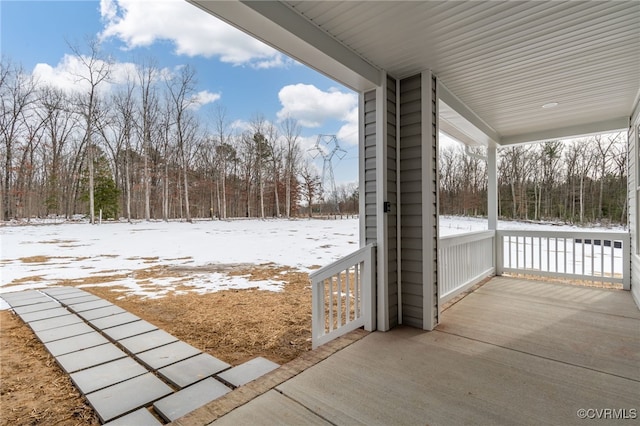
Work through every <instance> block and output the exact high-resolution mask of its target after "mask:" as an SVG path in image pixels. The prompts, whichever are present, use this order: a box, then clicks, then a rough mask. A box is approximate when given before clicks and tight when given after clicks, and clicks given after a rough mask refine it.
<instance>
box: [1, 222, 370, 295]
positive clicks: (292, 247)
mask: <svg viewBox="0 0 640 426" xmlns="http://www.w3.org/2000/svg"><path fill="white" fill-rule="evenodd" d="M0 238H1V239H2V252H1V255H0V258H1V260H0V264H1V266H2V269H1V271H0V283H1V284H0V294H1V293H3V292H8V291H20V290H25V289H29V288H40V287H43V286H46V285H55V284H57V283H58V282H59V281H60V280H68V279H71V280H73V279H82V278H83V277H87V276H91V277H100V276H103V277H107V278H108V277H114V276H115V277H117V278H116V279H114V280H113V281H110V282H105V283H104V284H103V285H119V286H124V287H127V288H129V289H131V292H132V293H135V294H140V295H146V296H151V297H154V296H159V295H162V293H163V292H162V291H160V292H157V291H155V292H154V291H149V290H145V289H143V288H142V287H141V286H140V285H139V283H138V282H137V280H136V279H135V277H134V276H133V272H134V271H138V270H144V269H148V268H153V267H156V268H157V267H172V268H183V269H184V268H194V269H193V272H192V273H190V274H189V277H190V280H189V286H192V287H193V288H194V289H195V290H198V291H215V290H217V289H222V288H225V289H226V288H247V287H260V288H264V289H270V290H278V289H280V287H281V285H282V282H281V281H273V280H269V281H260V282H256V281H249V280H248V279H247V278H246V277H241V276H230V275H228V274H227V273H226V272H225V270H227V269H229V268H228V267H229V266H230V265H238V264H252V265H258V264H264V263H274V264H277V265H282V266H288V267H291V268H292V269H295V270H300V271H309V270H310V268H311V267H314V266H316V267H317V266H324V265H326V264H328V263H331V262H332V261H334V260H336V259H339V258H340V257H342V256H344V255H347V254H349V253H351V252H352V251H354V250H356V249H357V248H358V247H359V243H358V241H359V240H358V220H357V219H344V220H231V221H199V222H195V223H193V224H189V223H184V222H169V223H165V222H139V223H134V224H128V223H103V224H102V225H90V224H88V223H65V224H57V225H27V226H5V227H2V228H0ZM200 269H201V270H202V272H199V270H200ZM179 282H184V279H181V278H180V277H165V278H154V283H153V284H154V285H155V287H164V286H167V287H171V286H173V285H174V284H176V283H179ZM8 284H11V285H8Z"/></svg>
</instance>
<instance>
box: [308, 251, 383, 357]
mask: <svg viewBox="0 0 640 426" xmlns="http://www.w3.org/2000/svg"><path fill="white" fill-rule="evenodd" d="M375 256H376V250H375V245H372V244H370V245H367V246H365V247H362V248H361V249H359V250H357V251H356V252H354V253H352V254H350V255H348V256H346V257H344V258H342V259H340V260H338V261H336V262H334V263H332V264H331V265H328V266H325V267H324V268H322V269H319V270H317V271H315V272H313V273H312V274H310V275H309V277H310V278H311V287H312V292H313V294H312V304H313V308H312V317H311V323H312V324H311V342H312V346H313V348H314V349H315V348H317V347H318V346H320V345H323V344H325V343H327V342H328V341H330V340H333V339H335V338H336V337H339V336H341V335H343V334H346V333H348V332H349V331H352V330H355V329H356V328H359V327H362V326H364V328H365V330H367V331H373V329H374V327H375V315H376V311H375V290H374V289H375V277H376V273H375V268H376V262H375Z"/></svg>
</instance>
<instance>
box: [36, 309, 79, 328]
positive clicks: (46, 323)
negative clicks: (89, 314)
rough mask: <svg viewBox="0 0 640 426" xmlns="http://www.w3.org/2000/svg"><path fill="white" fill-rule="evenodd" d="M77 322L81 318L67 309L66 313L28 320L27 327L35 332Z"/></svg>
mask: <svg viewBox="0 0 640 426" xmlns="http://www.w3.org/2000/svg"><path fill="white" fill-rule="evenodd" d="M79 322H82V318H80V317H79V316H77V315H74V314H72V313H70V312H68V311H67V315H62V316H59V317H55V318H47V319H43V320H39V321H33V322H30V323H29V327H31V329H32V330H33V331H34V332H36V331H43V330H49V329H52V328H57V327H64V326H66V325H70V324H77V323H79Z"/></svg>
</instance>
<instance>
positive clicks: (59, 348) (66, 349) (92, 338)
mask: <svg viewBox="0 0 640 426" xmlns="http://www.w3.org/2000/svg"><path fill="white" fill-rule="evenodd" d="M105 343H109V341H108V340H107V339H105V338H104V337H102V336H101V335H100V334H99V333H97V332H95V331H94V332H93V333H87V334H81V335H80V336H73V337H68V338H66V339H60V340H56V341H54V342H49V343H45V344H44V346H45V347H46V348H47V350H48V351H49V352H50V353H51V355H53V356H55V357H57V356H60V355H64V354H68V353H71V352H76V351H80V350H82V349H87V348H91V347H93V346H98V345H102V344H105Z"/></svg>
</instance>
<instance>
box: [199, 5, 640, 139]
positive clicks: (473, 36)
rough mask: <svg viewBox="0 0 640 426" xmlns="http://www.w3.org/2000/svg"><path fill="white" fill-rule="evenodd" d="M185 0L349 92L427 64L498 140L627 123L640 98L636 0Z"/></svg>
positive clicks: (604, 128) (584, 131) (569, 133)
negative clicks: (383, 74) (552, 105)
mask: <svg viewBox="0 0 640 426" xmlns="http://www.w3.org/2000/svg"><path fill="white" fill-rule="evenodd" d="M189 1H191V2H193V3H194V4H196V5H198V6H199V7H201V8H203V9H205V10H208V11H209V12H211V13H213V14H214V15H217V16H218V17H220V18H222V19H223V20H226V21H228V22H230V23H231V24H233V25H235V26H237V27H239V28H241V29H243V30H244V31H247V32H249V33H250V34H253V35H254V36H256V37H257V38H259V39H262V40H263V41H265V42H266V43H268V44H271V45H272V46H274V47H276V48H277V49H280V50H282V51H284V52H285V53H287V54H289V55H291V56H293V57H295V58H297V59H298V60H300V61H302V62H304V63H306V64H308V65H310V66H311V67H313V68H316V69H317V70H319V71H321V72H323V73H325V74H327V75H329V76H330V77H332V78H334V79H336V80H338V81H340V82H341V83H343V84H345V85H347V86H350V87H352V88H354V89H356V90H366V89H368V88H371V87H373V86H374V85H375V84H377V83H378V82H379V78H380V73H379V71H380V70H385V71H386V72H387V73H389V74H390V75H392V76H394V77H397V78H402V77H406V76H410V75H414V74H416V73H419V72H421V71H423V70H428V69H431V70H432V71H433V72H434V73H435V74H436V75H437V76H438V78H439V80H440V82H441V83H442V84H443V85H444V86H445V87H446V89H448V91H449V92H450V95H451V96H454V97H455V98H457V100H459V101H460V102H461V103H462V104H464V105H466V106H467V107H468V109H469V110H471V111H472V112H473V113H475V117H474V119H476V120H481V121H482V122H483V123H485V124H486V125H487V126H488V127H489V128H491V129H493V130H494V131H495V133H494V138H495V137H496V136H497V138H498V139H500V140H499V141H497V142H499V143H500V144H509V143H519V142H528V141H535V140H542V139H547V138H555V137H567V136H574V135H579V134H587V133H594V132H602V131H609V130H617V129H623V128H626V127H627V126H628V120H629V118H630V116H631V115H632V114H633V111H634V107H635V108H637V104H638V99H639V97H640V2H639V1H603V2H600V1H570V2H569V1H567V2H564V1H553V2H549V1H510V2H506V1H505V2H497V1H380V2H369V1H343V2H335V1H281V2H279V1H274V2H263V1H243V2H228V1H225V2H218V1H206V0H189ZM550 102H557V103H558V106H557V107H555V108H546V109H545V108H542V105H544V104H547V103H550ZM449 106H451V107H453V108H455V106H453V105H449ZM458 112H460V111H458ZM463 115H464V114H463ZM472 121H473V120H472Z"/></svg>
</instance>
